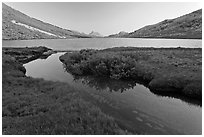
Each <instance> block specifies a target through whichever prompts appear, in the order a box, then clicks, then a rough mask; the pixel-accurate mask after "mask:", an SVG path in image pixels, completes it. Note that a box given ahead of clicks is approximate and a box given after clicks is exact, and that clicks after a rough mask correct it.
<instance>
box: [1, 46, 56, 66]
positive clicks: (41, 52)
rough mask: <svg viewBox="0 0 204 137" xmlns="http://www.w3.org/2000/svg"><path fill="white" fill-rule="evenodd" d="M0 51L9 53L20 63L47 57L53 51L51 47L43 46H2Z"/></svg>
mask: <svg viewBox="0 0 204 137" xmlns="http://www.w3.org/2000/svg"><path fill="white" fill-rule="evenodd" d="M2 51H3V53H4V54H7V55H11V56H12V57H14V58H15V59H16V60H18V62H20V63H28V62H30V61H32V60H35V59H37V58H47V57H48V56H50V55H51V54H53V53H55V52H54V51H53V50H52V49H50V48H47V47H43V46H40V47H29V48H27V47H26V48H12V47H8V48H6V47H3V48H2Z"/></svg>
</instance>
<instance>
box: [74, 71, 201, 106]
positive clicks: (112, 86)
mask: <svg viewBox="0 0 204 137" xmlns="http://www.w3.org/2000/svg"><path fill="white" fill-rule="evenodd" d="M73 77H74V81H75V82H79V81H80V82H81V83H82V84H84V85H88V86H89V87H91V88H95V89H97V90H99V91H107V90H108V91H110V92H113V91H114V92H121V93H123V92H125V91H128V90H129V89H133V88H134V87H135V86H136V85H137V83H139V82H137V81H133V80H129V81H124V80H115V79H110V78H104V77H96V76H75V75H73ZM140 84H141V83H140ZM151 92H152V93H154V94H155V95H157V96H163V97H169V98H178V99H181V100H182V101H185V102H186V103H188V104H189V105H196V106H200V107H201V106H202V101H199V100H196V99H191V98H188V97H185V96H183V95H180V94H176V93H162V92H156V91H151Z"/></svg>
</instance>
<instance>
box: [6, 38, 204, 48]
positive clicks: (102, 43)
mask: <svg viewBox="0 0 204 137" xmlns="http://www.w3.org/2000/svg"><path fill="white" fill-rule="evenodd" d="M2 45H3V46H5V47H15V46H18V47H26V46H27V47H33V46H46V47H49V48H52V49H56V50H80V49H83V48H97V49H104V48H111V47H126V46H131V47H157V48H158V47H188V48H201V47H202V40H193V39H141V38H92V39H89V38H80V39H52V40H50V39H49V40H48V39H42V40H12V41H3V42H2Z"/></svg>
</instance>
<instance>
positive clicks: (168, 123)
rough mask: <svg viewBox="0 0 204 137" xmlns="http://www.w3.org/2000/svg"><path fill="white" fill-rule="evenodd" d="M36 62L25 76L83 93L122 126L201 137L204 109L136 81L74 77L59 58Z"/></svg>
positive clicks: (31, 64)
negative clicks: (62, 85)
mask: <svg viewBox="0 0 204 137" xmlns="http://www.w3.org/2000/svg"><path fill="white" fill-rule="evenodd" d="M62 54H64V53H57V54H53V55H51V56H50V57H48V58H47V59H37V60H34V61H32V62H29V63H27V64H24V66H25V68H26V75H27V76H32V77H34V78H44V79H45V80H52V81H62V82H66V83H68V84H70V85H71V86H73V87H74V88H75V89H77V90H79V91H81V94H82V96H83V97H84V98H85V99H87V100H89V101H91V102H92V103H93V104H95V105H97V106H98V107H100V108H101V110H102V111H103V112H105V113H106V114H108V115H111V116H113V117H114V118H115V119H116V121H117V122H118V123H119V125H120V126H121V127H123V128H126V129H128V130H130V131H132V132H134V131H136V132H137V133H141V134H201V133H202V107H201V106H199V105H197V104H194V103H190V102H186V101H183V100H181V99H176V98H172V97H162V96H158V95H156V94H154V93H152V92H151V91H150V90H149V89H148V88H146V87H145V86H143V85H141V84H138V83H135V82H133V81H126V82H125V81H119V80H110V79H104V78H100V77H74V76H72V75H71V74H69V73H67V72H66V71H65V70H64V68H63V64H62V63H61V62H60V60H59V56H60V55H62Z"/></svg>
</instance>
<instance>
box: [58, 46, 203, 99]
mask: <svg viewBox="0 0 204 137" xmlns="http://www.w3.org/2000/svg"><path fill="white" fill-rule="evenodd" d="M60 60H61V61H62V62H63V63H64V64H65V67H66V69H67V71H69V72H71V73H72V74H74V75H96V76H104V77H109V78H112V79H123V80H127V79H128V80H130V79H133V80H137V81H138V80H139V81H141V83H145V85H146V86H147V87H149V88H150V90H151V91H152V92H156V93H157V94H158V93H161V94H162V95H163V94H179V95H182V96H187V97H189V98H193V99H197V100H201V99H202V49H200V48H199V49H191V48H132V47H127V48H126V47H118V48H111V49H105V50H81V51H79V52H73V53H67V54H65V55H62V56H61V57H60Z"/></svg>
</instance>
